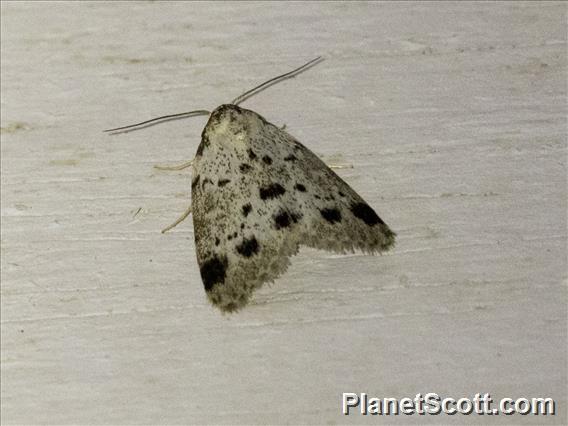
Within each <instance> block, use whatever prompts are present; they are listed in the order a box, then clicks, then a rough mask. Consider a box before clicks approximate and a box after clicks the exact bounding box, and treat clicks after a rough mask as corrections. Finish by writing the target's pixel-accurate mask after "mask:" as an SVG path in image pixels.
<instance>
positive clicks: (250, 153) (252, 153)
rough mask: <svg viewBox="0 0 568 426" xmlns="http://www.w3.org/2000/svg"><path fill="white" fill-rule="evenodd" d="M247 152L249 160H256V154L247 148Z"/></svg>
mask: <svg viewBox="0 0 568 426" xmlns="http://www.w3.org/2000/svg"><path fill="white" fill-rule="evenodd" d="M247 152H248V156H249V158H250V159H251V160H255V159H256V154H255V152H254V151H253V150H252V149H250V148H249V149H248V150H247Z"/></svg>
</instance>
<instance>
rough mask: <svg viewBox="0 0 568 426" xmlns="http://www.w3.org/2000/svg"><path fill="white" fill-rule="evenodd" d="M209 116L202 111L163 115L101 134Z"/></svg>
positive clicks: (206, 112)
mask: <svg viewBox="0 0 568 426" xmlns="http://www.w3.org/2000/svg"><path fill="white" fill-rule="evenodd" d="M209 114H211V113H210V112H209V111H206V110H204V109H198V110H195V111H189V112H180V113H179V114H170V115H163V116H161V117H156V118H152V119H151V120H146V121H142V122H141V123H136V124H131V125H129V126H122V127H115V128H114V129H108V130H103V132H107V133H108V132H120V131H123V130H128V129H131V130H134V129H135V128H136V130H138V129H143V128H145V127H149V126H153V125H154V124H158V123H159V122H160V123H161V122H164V121H170V120H178V119H180V118H186V117H193V116H196V115H209Z"/></svg>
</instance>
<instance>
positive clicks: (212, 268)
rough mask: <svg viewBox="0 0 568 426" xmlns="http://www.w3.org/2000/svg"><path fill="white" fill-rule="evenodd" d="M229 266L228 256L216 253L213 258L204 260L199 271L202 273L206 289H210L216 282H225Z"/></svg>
mask: <svg viewBox="0 0 568 426" xmlns="http://www.w3.org/2000/svg"><path fill="white" fill-rule="evenodd" d="M228 266H229V261H228V260H227V256H221V257H219V256H217V255H214V256H213V257H212V258H211V259H208V260H206V261H205V262H203V265H201V266H200V267H199V272H200V273H201V279H202V280H203V285H204V286H205V291H210V290H211V289H212V288H213V286H214V285H216V284H225V277H226V275H227V267H228Z"/></svg>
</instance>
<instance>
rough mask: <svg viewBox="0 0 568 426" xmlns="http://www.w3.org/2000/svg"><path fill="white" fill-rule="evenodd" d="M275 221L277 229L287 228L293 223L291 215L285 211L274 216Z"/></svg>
mask: <svg viewBox="0 0 568 426" xmlns="http://www.w3.org/2000/svg"><path fill="white" fill-rule="evenodd" d="M273 219H274V226H275V227H276V229H282V228H287V227H288V226H290V223H291V220H290V215H289V214H288V212H286V211H284V210H281V211H280V212H279V213H277V214H276V215H274V217H273Z"/></svg>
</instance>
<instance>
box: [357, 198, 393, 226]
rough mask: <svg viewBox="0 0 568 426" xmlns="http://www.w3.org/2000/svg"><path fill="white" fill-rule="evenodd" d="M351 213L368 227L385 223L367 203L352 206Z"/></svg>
mask: <svg viewBox="0 0 568 426" xmlns="http://www.w3.org/2000/svg"><path fill="white" fill-rule="evenodd" d="M351 211H352V212H353V214H354V215H355V217H357V218H359V219H361V220H362V221H363V222H365V223H366V224H367V225H369V226H373V225H376V224H377V223H385V222H383V220H382V219H381V218H380V217H379V216H378V215H377V213H375V211H374V210H373V209H372V208H371V207H369V205H368V204H367V203H356V204H352V205H351Z"/></svg>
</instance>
